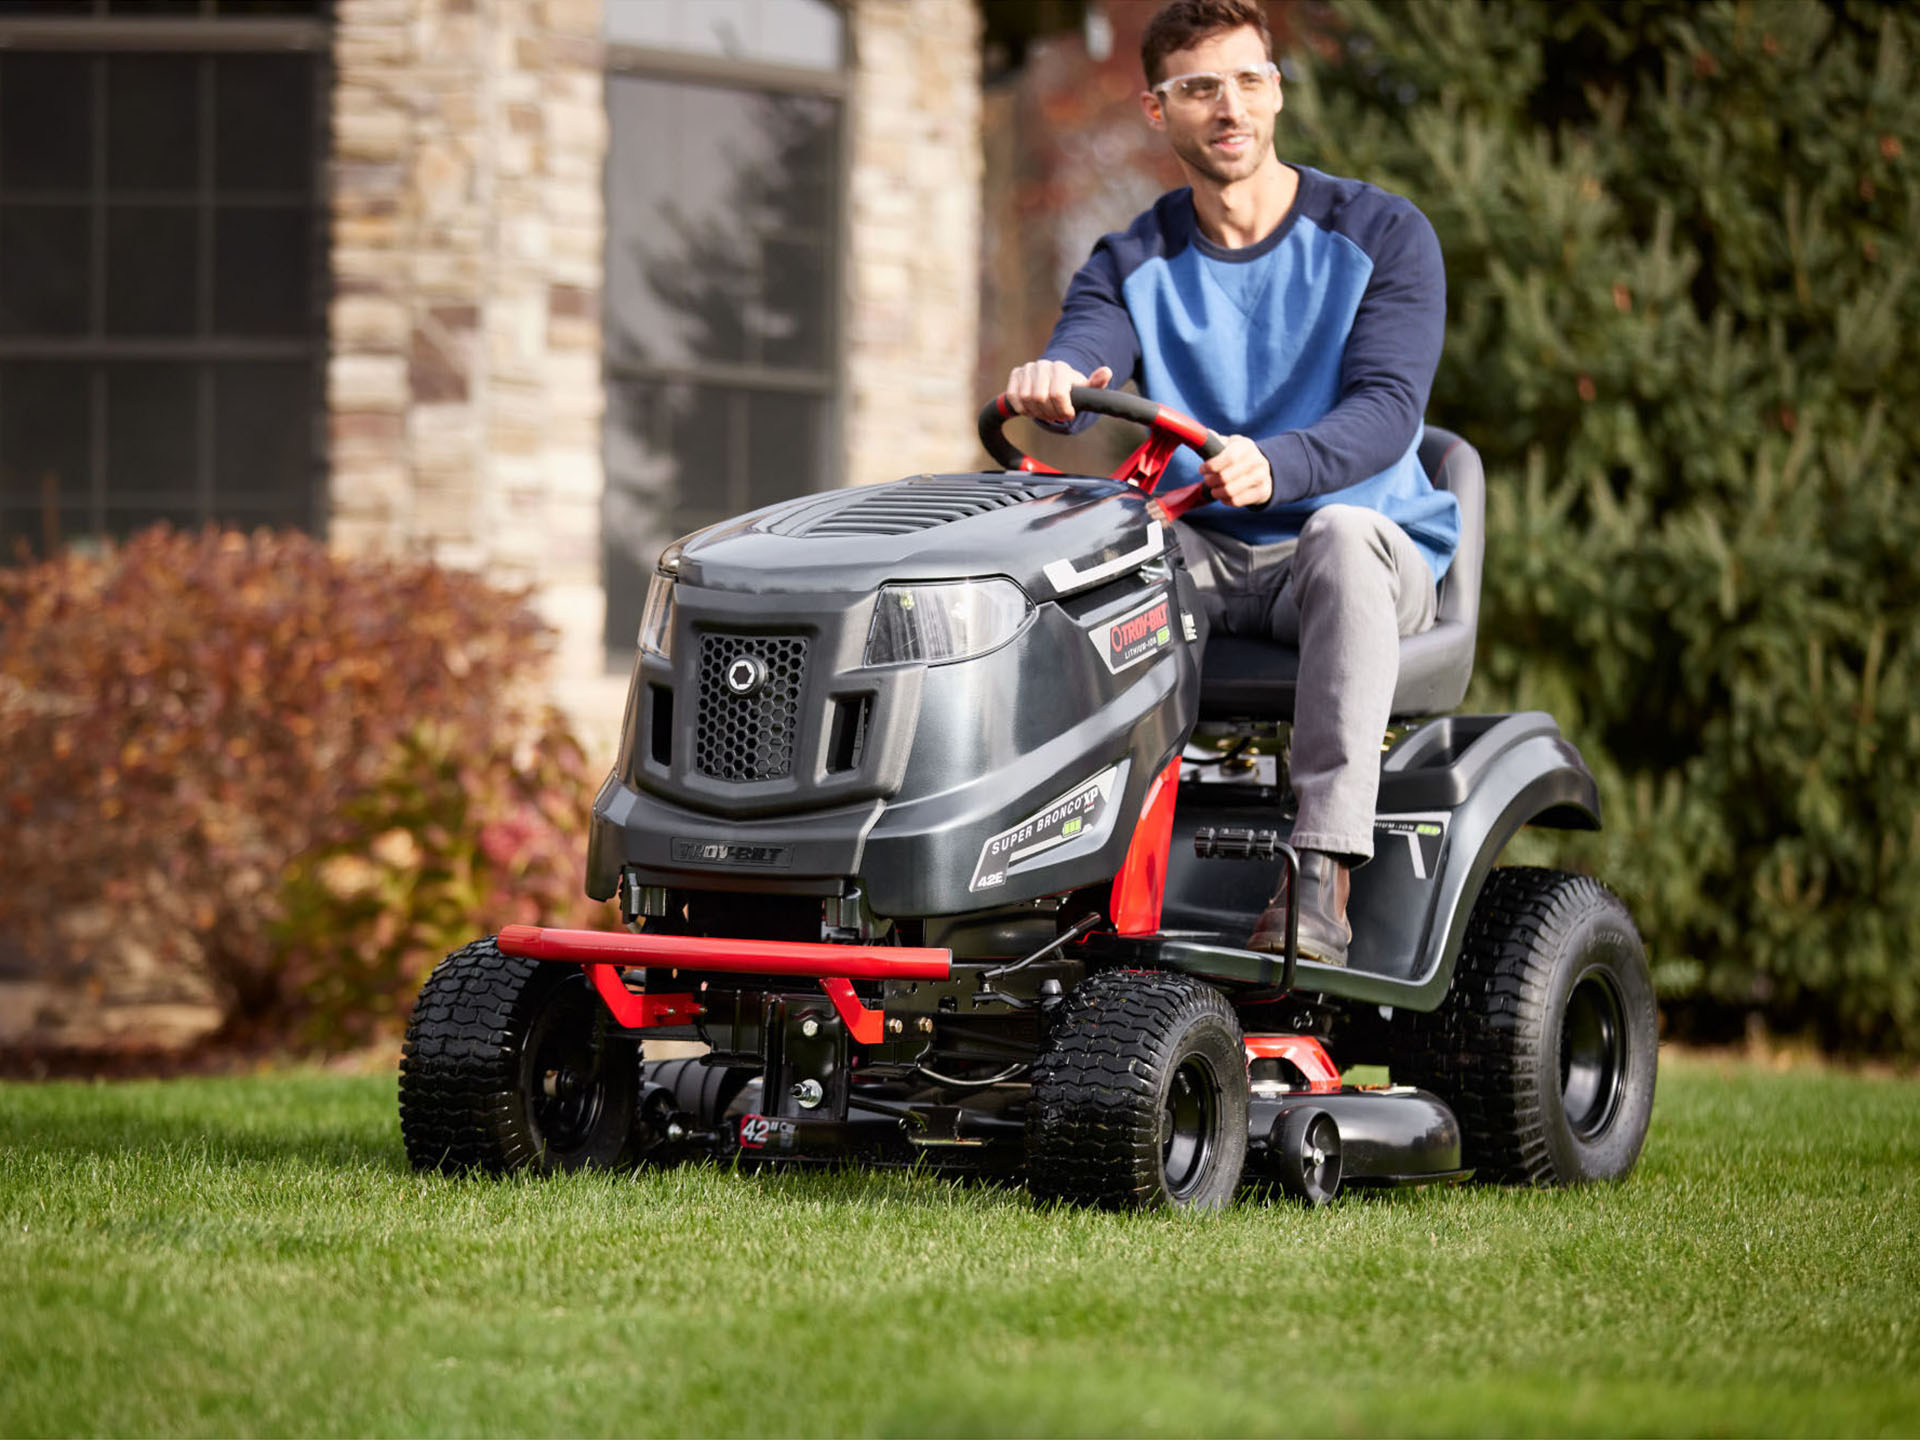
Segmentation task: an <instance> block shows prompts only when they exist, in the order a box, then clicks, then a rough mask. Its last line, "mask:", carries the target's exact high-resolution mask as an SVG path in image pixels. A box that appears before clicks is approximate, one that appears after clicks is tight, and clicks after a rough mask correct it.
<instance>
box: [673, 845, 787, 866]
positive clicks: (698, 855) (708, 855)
mask: <svg viewBox="0 0 1920 1440" xmlns="http://www.w3.org/2000/svg"><path fill="white" fill-rule="evenodd" d="M673 858H674V860H675V862H676V863H678V864H681V865H761V866H771V867H772V868H774V869H778V870H784V869H786V868H787V866H789V865H791V864H793V847H792V846H791V845H739V844H735V843H734V842H733V841H730V840H680V839H676V840H675V841H674V842H673Z"/></svg>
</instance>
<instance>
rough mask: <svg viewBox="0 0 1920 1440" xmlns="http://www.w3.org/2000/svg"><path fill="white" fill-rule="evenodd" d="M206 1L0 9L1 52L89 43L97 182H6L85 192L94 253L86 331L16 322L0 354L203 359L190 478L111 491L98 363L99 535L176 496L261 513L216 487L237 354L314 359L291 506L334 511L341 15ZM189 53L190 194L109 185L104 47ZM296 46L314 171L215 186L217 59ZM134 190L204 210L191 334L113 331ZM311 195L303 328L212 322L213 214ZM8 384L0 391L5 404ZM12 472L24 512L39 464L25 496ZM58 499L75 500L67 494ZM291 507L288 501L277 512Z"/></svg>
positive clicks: (2, 506)
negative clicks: (298, 186)
mask: <svg viewBox="0 0 1920 1440" xmlns="http://www.w3.org/2000/svg"><path fill="white" fill-rule="evenodd" d="M200 5H201V12H202V13H200V14H198V15H165V16H153V17H148V16H141V15H137V14H131V15H130V14H126V13H109V12H108V11H107V9H106V5H105V0H95V13H94V14H93V15H91V16H71V17H68V16H31V15H29V16H4V17H0V53H16V54H17V53H32V52H49V53H75V52H78V53H81V54H85V55H89V56H91V57H92V61H93V73H92V76H91V82H92V97H93V130H94V133H93V147H94V148H93V154H92V157H91V172H92V178H91V183H90V184H89V186H88V188H87V189H86V190H85V191H76V192H45V191H41V192H35V193H33V194H32V195H30V196H27V195H10V194H8V193H7V192H5V191H4V190H0V206H8V205H19V206H28V205H45V204H67V205H74V204H84V205H86V206H87V207H88V209H89V210H90V211H91V213H92V214H93V216H94V219H93V223H92V225H91V245H90V252H89V255H88V277H87V286H88V317H87V326H88V332H89V333H87V334H86V335H82V336H43V337H34V336H24V337H23V336H7V337H0V362H6V361H74V362H88V361H91V362H111V361H128V360H131V361H142V360H145V361H160V362H176V363H178V364H181V365H186V366H191V367H193V370H194V406H195V444H196V451H197V465H196V468H195V473H194V475H193V477H192V487H191V490H181V489H171V490H152V491H142V492H141V493H140V494H139V495H138V496H137V498H128V499H122V500H116V499H115V497H114V496H112V495H111V494H109V492H108V488H107V473H106V469H107V441H106V434H105V427H106V424H107V415H106V409H107V404H106V394H105V389H106V374H105V371H104V369H102V368H96V369H94V370H93V371H92V373H91V375H90V377H89V393H88V397H87V436H88V440H87V457H88V458H87V465H88V470H87V477H86V480H87V487H86V495H87V500H86V510H87V520H88V529H89V531H90V532H91V533H92V534H95V535H98V534H100V533H103V532H104V531H105V530H106V529H107V522H108V516H109V514H110V513H111V512H113V511H115V510H120V509H137V510H161V511H166V510H173V511H176V512H190V513H191V515H192V517H193V518H194V519H195V520H196V521H200V522H204V521H208V520H221V519H231V520H234V521H245V520H247V519H249V518H252V512H251V510H250V507H248V506H246V505H244V504H243V505H237V506H236V505H232V504H230V503H229V504H228V505H227V506H226V507H225V509H224V511H222V510H217V509H216V504H215V496H214V464H215V455H214V450H215V441H216V434H215V414H214V376H213V369H212V367H213V366H215V365H217V364H220V363H221V362H233V361H275V360H277V361H288V360H294V361H306V362H308V405H307V415H308V423H309V426H310V430H309V437H308V446H307V448H308V451H309V454H310V456H311V463H310V468H309V482H308V486H307V492H306V495H305V502H304V505H303V506H302V507H301V510H300V512H299V513H298V514H297V516H295V517H293V518H295V519H296V522H297V523H299V524H300V525H301V526H302V527H303V528H305V529H308V530H311V531H316V532H317V531H320V530H323V529H324V527H325V524H326V518H327V517H326V478H327V473H328V455H327V439H328V434H327V393H326V387H327V377H326V363H325V361H326V356H327V352H328V325H327V309H328V304H329V300H330V296H331V288H332V287H331V278H332V276H331V266H330V263H329V243H328V241H329V236H330V233H331V218H332V215H331V205H330V203H329V192H330V187H329V170H328V160H329V156H330V153H331V146H330V143H329V136H330V131H331V125H330V117H331V114H332V92H333V66H332V59H331V48H332V36H333V22H332V17H331V13H330V12H331V6H330V5H328V6H323V7H321V10H322V13H320V14H316V15H312V16H287V17H275V16H255V15H224V14H221V13H219V12H218V11H216V9H215V0H200ZM170 53H171V54H182V53H184V54H191V55H197V56H199V67H200V74H199V76H198V81H197V88H198V94H197V100H198V105H199V108H200V115H199V121H200V129H201V136H202V143H201V153H200V157H199V169H198V173H197V175H196V177H195V187H194V191H193V193H192V195H191V196H186V195H181V194H177V193H167V194H152V195H148V194H140V193H139V192H128V191H119V190H113V191H111V192H110V187H109V186H108V183H107V173H106V172H107V165H106V156H105V147H106V145H107V115H106V106H107V98H108V97H107V82H106V76H105V74H104V73H103V72H104V70H105V66H106V64H107V61H108V59H109V57H111V56H114V55H140V54H170ZM286 53H292V54H299V55H307V56H310V57H312V61H313V63H312V66H311V69H310V75H311V84H312V97H311V103H312V110H311V113H312V116H313V133H312V147H313V149H312V162H313V163H312V171H311V180H310V187H309V189H308V190H306V191H298V190H289V191H270V192H262V191H249V192H247V193H245V194H230V193H225V192H221V191H219V190H217V189H215V187H214V176H213V143H212V137H213V134H214V127H215V124H216V115H215V112H214V90H213V86H212V84H211V77H210V74H209V73H208V72H209V71H210V69H211V67H212V65H213V63H214V60H215V59H216V58H217V57H220V56H228V55H248V54H286ZM110 193H111V197H112V198H115V199H119V198H124V197H126V196H127V195H130V194H131V195H137V196H138V198H139V200H140V202H141V203H142V204H146V205H151V206H156V207H167V206H178V207H180V208H183V209H184V208H191V209H192V210H193V211H194V212H195V214H196V216H197V217H198V226H197V229H196V235H195V248H194V263H195V265H196V267H197V272H198V273H197V281H198V306H197V311H196V314H195V333H194V334H192V335H187V336H128V337H121V336H111V335H108V334H107V333H106V303H107V271H106V263H107V254H106V224H105V216H106V213H107V210H108V206H109V198H110ZM302 203H304V204H307V205H308V206H310V207H311V215H312V221H311V233H310V237H309V244H308V250H307V261H308V265H309V267H310V277H309V278H310V286H309V294H310V295H311V297H312V299H311V308H310V310H309V315H308V323H307V328H306V334H305V335H304V336H302V337H300V338H291V337H289V338H250V337H232V336H227V337H223V336H216V335H215V334H214V333H213V315H212V310H213V303H214V286H213V279H214V276H213V243H212V238H211V235H210V233H209V232H210V227H211V226H212V224H213V217H214V215H215V214H216V212H217V211H218V210H219V209H220V208H222V207H226V208H244V207H247V206H281V207H289V206H292V205H295V204H302ZM5 403H6V396H5V395H4V393H0V405H4V404H5ZM6 478H7V477H4V476H0V513H6V512H11V513H13V514H14V515H15V516H16V517H17V516H22V515H32V514H34V513H36V512H39V511H41V510H42V509H43V508H44V505H45V501H44V497H43V496H42V495H41V494H40V493H38V488H39V481H38V478H37V477H34V476H17V477H12V478H13V479H14V481H15V484H16V486H17V496H18V498H14V497H13V496H10V495H9V494H8V493H7V491H8V489H9V488H10V487H8V486H7V485H6V484H5V479H6ZM60 508H61V509H70V508H72V506H71V502H66V503H63V504H62V505H61V506H60ZM269 511H270V512H272V513H275V514H277V515H284V514H285V513H286V512H285V511H284V509H283V508H282V507H281V506H279V505H274V506H271V507H266V509H264V510H263V511H262V512H261V513H268V512H269Z"/></svg>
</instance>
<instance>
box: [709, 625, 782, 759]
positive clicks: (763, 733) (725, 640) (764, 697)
mask: <svg viewBox="0 0 1920 1440" xmlns="http://www.w3.org/2000/svg"><path fill="white" fill-rule="evenodd" d="M740 660H757V661H759V662H760V664H761V665H762V666H764V667H765V676H764V678H762V679H760V680H759V683H758V685H757V686H756V687H755V688H754V690H753V691H752V693H751V694H747V695H741V694H738V693H736V692H735V691H734V690H733V689H731V688H729V686H728V684H727V672H728V670H729V669H731V668H732V667H733V665H734V663H735V662H736V661H740ZM806 678H807V642H806V639H805V637H804V636H799V635H703V636H702V637H701V638H700V719H699V724H698V726H697V728H696V729H695V732H694V745H693V764H694V768H695V769H696V770H698V771H699V772H700V773H701V774H702V775H707V776H711V777H712V778H713V779H715V780H784V779H785V778H786V777H787V776H789V775H791V774H792V773H793V742H794V733H795V731H796V729H797V728H798V726H799V719H800V692H801V689H802V688H803V687H804V685H805V684H806Z"/></svg>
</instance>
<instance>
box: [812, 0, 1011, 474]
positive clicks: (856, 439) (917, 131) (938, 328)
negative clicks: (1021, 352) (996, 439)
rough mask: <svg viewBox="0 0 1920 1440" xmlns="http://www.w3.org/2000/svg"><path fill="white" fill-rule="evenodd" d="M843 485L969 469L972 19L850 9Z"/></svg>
mask: <svg viewBox="0 0 1920 1440" xmlns="http://www.w3.org/2000/svg"><path fill="white" fill-rule="evenodd" d="M849 8H850V11H851V14H852V17H853V48H854V73H853V93H852V98H851V100H850V103H849V107H848V108H849V111H850V115H851V120H852V125H853V137H852V141H853V154H852V167H851V168H852V179H851V184H850V186H849V192H850V193H849V206H850V214H849V215H848V251H847V292H846V293H847V298H848V313H847V315H846V317H845V322H846V323H845V327H844V332H843V333H844V335H845V337H846V347H847V350H846V361H845V366H846V369H845V374H846V411H845V413H846V422H845V447H846V461H845V463H846V477H847V480H848V482H849V483H852V484H869V483H871V482H873V481H876V480H897V479H898V478H899V477H900V476H902V475H908V474H912V473H914V472H916V471H922V470H951V469H956V468H962V467H965V468H971V467H972V466H973V465H974V464H975V463H976V462H977V459H978V457H979V453H980V447H979V441H978V440H977V439H976V438H975V436H974V431H973V418H974V416H975V415H976V414H977V413H978V412H979V409H980V404H981V402H982V400H983V399H984V398H985V397H984V396H981V395H979V394H976V393H975V380H974V366H975V360H976V355H975V352H976V350H977V348H978V343H979V315H980V17H979V13H978V11H977V10H976V8H975V6H974V3H973V0H853V4H852V5H851V6H850V7H849Z"/></svg>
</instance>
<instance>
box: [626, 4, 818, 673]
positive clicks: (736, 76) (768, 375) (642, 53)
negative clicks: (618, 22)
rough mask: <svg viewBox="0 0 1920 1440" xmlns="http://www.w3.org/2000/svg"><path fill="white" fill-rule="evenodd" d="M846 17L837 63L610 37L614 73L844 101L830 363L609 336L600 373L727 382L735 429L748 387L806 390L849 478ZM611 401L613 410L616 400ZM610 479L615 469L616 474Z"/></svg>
mask: <svg viewBox="0 0 1920 1440" xmlns="http://www.w3.org/2000/svg"><path fill="white" fill-rule="evenodd" d="M836 8H838V7H836ZM841 18H842V24H843V26H844V27H845V28H844V30H843V32H842V33H843V36H844V43H843V45H842V47H841V56H840V63H839V66H838V68H836V69H831V70H828V69H813V68H810V67H806V66H794V65H780V64H774V63H770V62H767V61H762V60H744V59H731V58H726V57H721V56H715V55H708V54H701V53H698V52H692V51H680V50H668V49H661V48H657V47H652V46H642V45H631V44H624V43H617V42H612V41H609V42H607V43H606V44H605V46H604V54H605V72H606V74H607V76H608V78H609V79H611V78H613V77H616V76H633V77H637V78H640V79H649V80H660V81H665V82H670V83H679V84H694V85H709V86H717V87H724V88H731V89H737V90H741V91H744V92H749V93H754V92H757V93H766V92H774V93H778V94H797V95H812V96H819V97H821V98H824V99H830V100H833V101H835V102H836V103H837V105H838V109H839V113H838V119H837V125H836V136H835V147H834V156H833V170H832V178H831V197H832V206H833V211H832V219H831V222H830V239H829V244H828V253H829V270H828V274H827V284H826V290H827V294H826V302H827V308H826V316H825V349H826V359H825V363H823V364H821V365H820V366H818V367H795V366H774V365H759V364H737V363H727V362H721V361H705V360H696V361H676V362H659V361H652V362H642V361H637V360H634V359H631V358H627V357H617V356H616V355H615V354H614V351H613V347H612V346H611V345H610V344H609V345H603V347H602V360H601V375H602V382H603V384H604V385H605V386H606V387H607V388H608V389H609V390H611V389H612V387H613V386H615V385H618V384H620V383H622V382H637V383H641V384H647V385H657V386H667V385H674V384H683V385H693V386H699V387H703V388H711V389H715V390H719V391H722V392H723V393H725V395H726V398H727V401H728V407H729V408H728V417H729V418H728V422H727V425H728V429H729V430H731V431H732V432H734V433H736V434H745V433H746V432H747V430H748V424H747V410H746V407H747V405H748V403H749V396H748V394H747V393H746V392H749V391H760V392H763V393H773V394H786V395H806V396H810V397H813V398H816V399H818V400H820V401H822V402H824V420H823V425H824V434H823V435H822V436H821V450H822V452H823V453H824V455H825V457H826V459H825V464H824V467H823V469H824V473H822V474H821V475H820V476H819V477H818V480H819V482H820V483H821V484H822V485H825V486H831V485H834V484H837V483H842V480H841V477H842V476H843V475H844V471H845V464H844V461H845V437H846V408H847V407H846V397H847V354H846V325H845V323H844V318H845V316H846V313H847V300H848V298H849V297H848V283H849V274H848V264H847V261H848V256H847V250H848V246H847V243H846V237H847V231H848V224H849V211H850V207H851V201H852V193H851V192H852V173H853V124H852V118H853V115H852V112H853V36H852V17H851V15H850V14H849V13H848V12H847V11H846V10H844V9H842V10H841ZM608 152H609V154H608V163H609V164H611V163H612V141H611V137H610V138H609V144H608ZM618 238H619V237H617V236H615V235H614V234H613V231H612V225H611V219H609V224H608V230H607V236H606V245H607V247H608V249H609V250H610V249H611V247H612V246H613V244H614V243H615V242H616V241H617V239H618ZM602 303H603V306H604V304H605V303H606V302H605V301H604V300H603V302H602ZM612 328H613V327H612V325H611V324H610V323H607V324H606V325H605V326H604V329H605V331H606V332H607V333H609V334H610V333H611V332H612ZM608 409H609V412H611V410H612V406H611V404H609V406H608ZM649 428H650V429H651V430H652V431H654V432H655V433H654V434H653V435H652V436H651V439H652V441H653V443H655V444H661V443H662V442H663V441H664V439H665V436H664V435H663V434H661V433H659V432H661V431H662V430H663V428H664V421H662V420H661V419H659V418H658V417H656V418H655V419H654V421H653V423H652V425H651V426H650V427H649ZM663 448H665V447H664V446H663ZM730 450H731V455H732V466H731V469H732V470H735V471H739V470H743V469H744V467H745V466H746V465H747V463H748V458H747V453H746V450H747V447H746V444H745V443H744V441H743V442H741V443H738V444H735V445H733V446H731V447H730ZM605 455H606V445H605V441H604V440H603V442H602V457H603V459H604V458H605ZM611 478H612V477H611V476H609V482H611ZM726 480H727V486H726V488H727V490H728V492H729V493H732V494H741V493H745V492H746V490H747V488H748V485H747V481H746V477H745V475H744V474H732V473H730V474H729V475H728V476H727V477H726ZM609 488H611V484H610V485H609ZM602 543H603V552H605V551H606V549H607V547H608V546H609V544H610V542H608V541H605V540H603V542H602ZM610 598H611V597H610ZM635 618H636V619H637V617H635ZM627 628H628V627H626V626H625V624H624V617H617V616H615V615H614V614H613V613H612V611H611V607H610V608H609V613H608V616H607V624H606V643H607V658H608V668H609V670H610V671H612V670H616V669H624V668H625V666H626V665H627V664H628V662H629V661H630V659H631V643H630V640H631V637H630V636H629V635H628V634H627Z"/></svg>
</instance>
